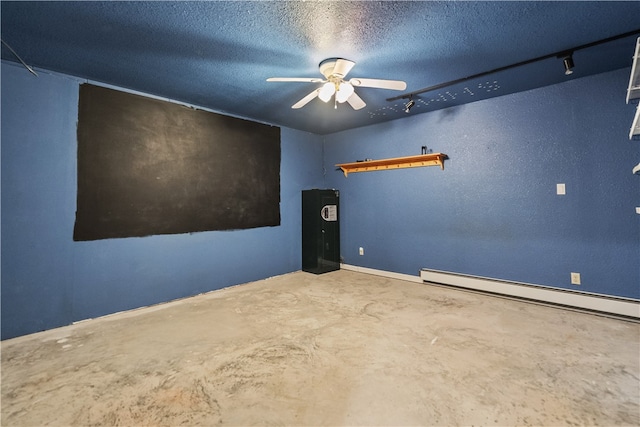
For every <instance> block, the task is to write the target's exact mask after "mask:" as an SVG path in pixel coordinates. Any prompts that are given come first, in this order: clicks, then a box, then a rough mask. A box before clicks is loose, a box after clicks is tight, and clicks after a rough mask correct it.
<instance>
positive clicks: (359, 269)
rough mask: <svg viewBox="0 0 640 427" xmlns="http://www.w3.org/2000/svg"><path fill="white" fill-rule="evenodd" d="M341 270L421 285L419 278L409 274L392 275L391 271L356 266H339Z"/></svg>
mask: <svg viewBox="0 0 640 427" xmlns="http://www.w3.org/2000/svg"><path fill="white" fill-rule="evenodd" d="M340 268H341V269H343V270H350V271H357V272H358V273H366V274H373V275H374V276H382V277H388V278H390V279H398V280H406V281H407V282H415V283H422V282H423V280H422V279H421V278H420V276H412V275H411V274H402V273H394V272H392V271H384V270H376V269H374V268H367V267H358V266H357V265H350V264H340Z"/></svg>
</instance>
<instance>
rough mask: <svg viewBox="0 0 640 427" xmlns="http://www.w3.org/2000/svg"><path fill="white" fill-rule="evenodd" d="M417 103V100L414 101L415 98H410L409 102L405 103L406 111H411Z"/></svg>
mask: <svg viewBox="0 0 640 427" xmlns="http://www.w3.org/2000/svg"><path fill="white" fill-rule="evenodd" d="M414 105H416V101H414V100H413V99H411V97H410V98H409V102H407V103H406V104H404V112H405V113H408V112H409V111H411V109H412V108H413V106H414Z"/></svg>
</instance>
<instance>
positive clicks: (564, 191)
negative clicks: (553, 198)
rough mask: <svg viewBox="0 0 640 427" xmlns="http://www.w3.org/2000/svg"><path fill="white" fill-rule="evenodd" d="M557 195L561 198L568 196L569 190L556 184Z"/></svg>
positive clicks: (562, 185)
mask: <svg viewBox="0 0 640 427" xmlns="http://www.w3.org/2000/svg"><path fill="white" fill-rule="evenodd" d="M556 193H557V194H558V195H559V196H564V195H565V194H567V189H566V187H565V185H564V184H556Z"/></svg>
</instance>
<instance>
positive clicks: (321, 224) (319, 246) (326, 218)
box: [302, 189, 340, 274]
mask: <svg viewBox="0 0 640 427" xmlns="http://www.w3.org/2000/svg"><path fill="white" fill-rule="evenodd" d="M339 202H340V193H339V192H338V190H318V189H315V190H305V191H303V192H302V270H303V271H306V272H309V273H315V274H320V273H326V272H328V271H335V270H339V269H340V222H339V210H340V209H339V204H340V203H339Z"/></svg>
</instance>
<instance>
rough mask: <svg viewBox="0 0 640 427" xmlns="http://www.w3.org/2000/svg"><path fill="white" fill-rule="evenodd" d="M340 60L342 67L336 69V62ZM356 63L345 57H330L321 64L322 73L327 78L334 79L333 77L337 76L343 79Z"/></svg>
mask: <svg viewBox="0 0 640 427" xmlns="http://www.w3.org/2000/svg"><path fill="white" fill-rule="evenodd" d="M338 60H340V65H341V66H340V67H339V69H336V64H337V63H338ZM354 65H356V63H355V62H353V61H349V60H348V59H344V58H328V59H325V60H324V61H322V62H321V63H320V65H319V67H320V73H321V74H322V75H323V76H324V77H325V78H326V79H327V80H332V79H331V77H335V78H337V79H338V80H339V79H342V78H343V77H344V76H346V75H347V73H348V72H349V71H350V70H351V68H353V66H354Z"/></svg>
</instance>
